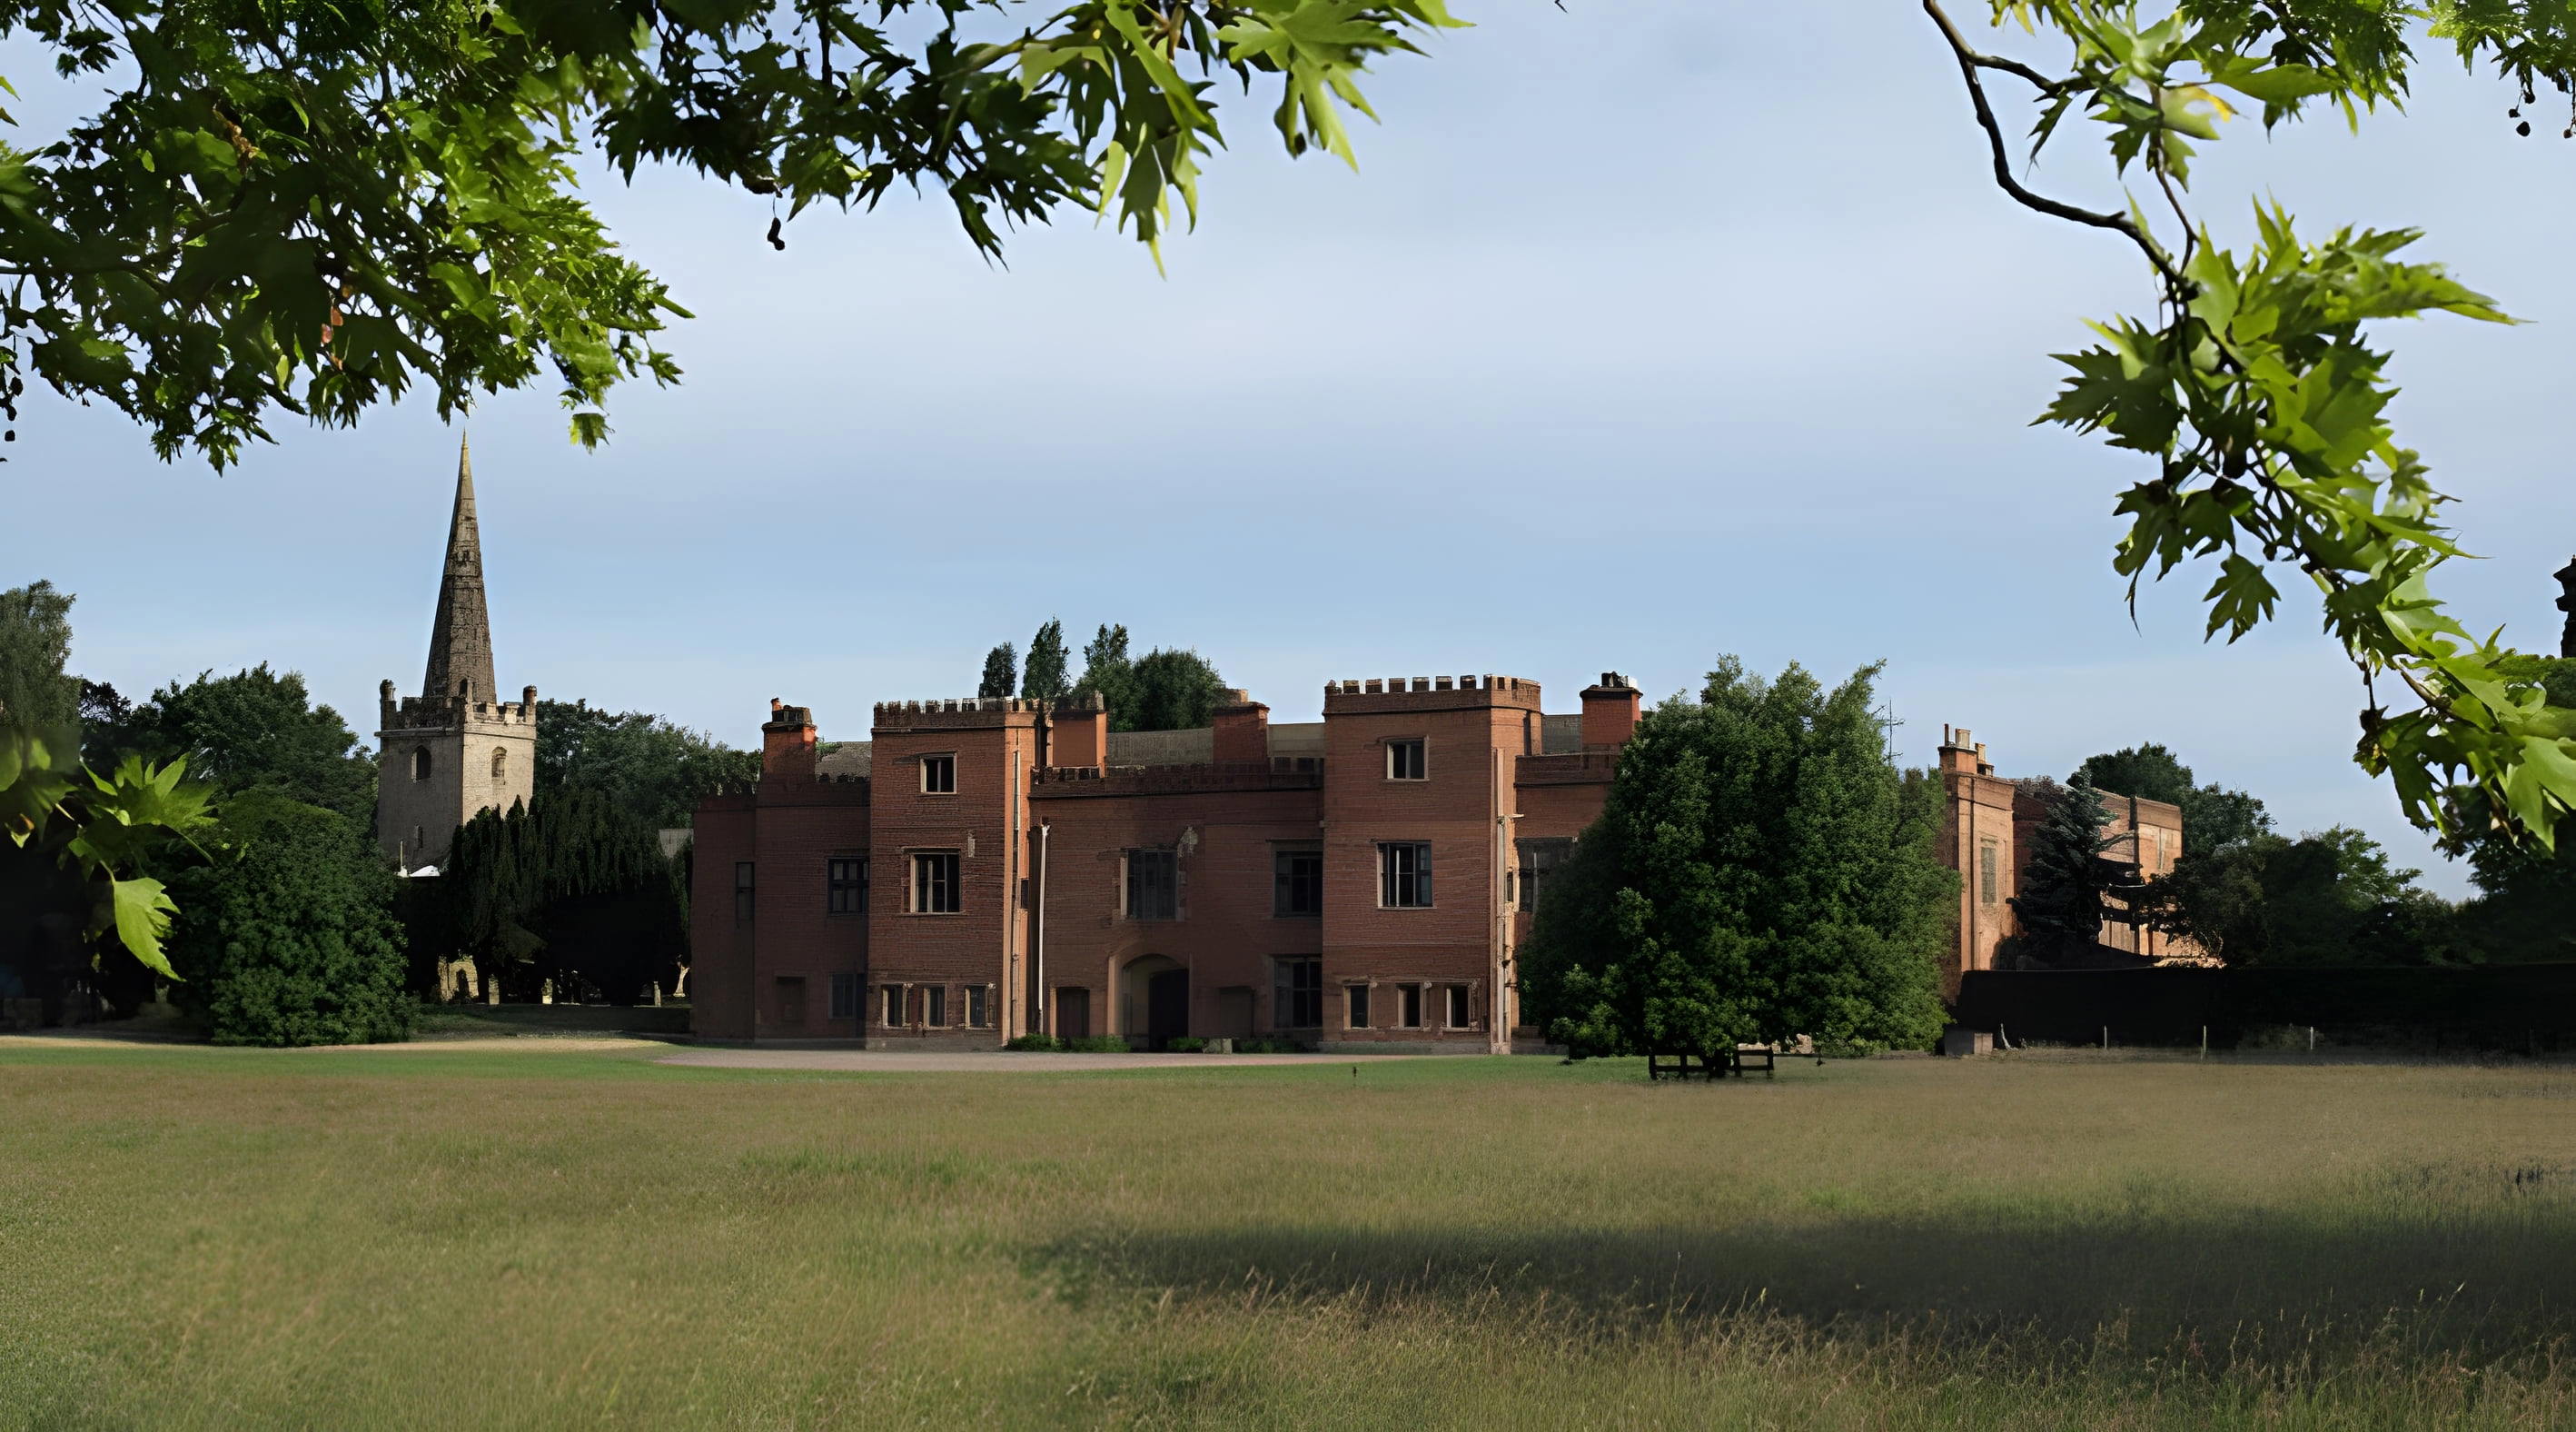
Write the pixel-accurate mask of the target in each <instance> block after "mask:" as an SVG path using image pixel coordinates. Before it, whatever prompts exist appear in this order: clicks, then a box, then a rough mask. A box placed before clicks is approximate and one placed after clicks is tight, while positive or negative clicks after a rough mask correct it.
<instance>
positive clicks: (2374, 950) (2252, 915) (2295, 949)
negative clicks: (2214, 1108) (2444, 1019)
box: [2140, 826, 2472, 966]
mask: <svg viewBox="0 0 2576 1432" xmlns="http://www.w3.org/2000/svg"><path fill="white" fill-rule="evenodd" d="M2421 873H2422V872H2420V871H2415V870H2404V869H2399V868H2397V867H2395V866H2392V865H2391V864H2389V862H2388V852H2387V851H2386V850H2385V849H2383V848H2382V847H2381V846H2380V845H2379V843H2378V842H2377V841H2374V840H2372V839H2371V838H2370V837H2368V836H2366V835H2364V834H2362V833H2361V832H2360V831H2357V830H2353V829H2350V828H2348V827H2343V826H2337V827H2334V828H2332V829H2329V830H2324V831H2317V832H2312V833H2310V834H2307V835H2302V836H2300V837H2298V838H2297V839H2295V840H2294V839H2290V838H2288V837H2284V836H2278V835H2268V834H2267V835H2258V836H2255V837H2253V838H2252V839H2250V840H2246V841H2241V842H2238V843H2236V844H2233V845H2227V846H2221V847H2218V848H2215V849H2212V850H2205V851H2194V852H2191V853H2188V854H2186V855H2184V856H2183V858H2182V859H2181V860H2179V861H2177V862H2175V864H2174V868H2173V871H2172V873H2171V874H2169V875H2167V876H2165V877H2164V878H2163V879H2161V880H2158V881H2155V882H2154V883H2153V884H2151V885H2149V886H2148V887H2147V890H2146V891H2145V892H2144V893H2143V895H2142V896H2141V899H2140V908H2141V911H2142V913H2143V914H2144V915H2145V917H2146V919H2147V922H2148V923H2149V924H2151V925H2153V926H2155V927H2156V928H2158V929H2161V930H2164V931H2166V932H2167V933H2169V934H2174V935H2180V936H2183V937H2185V938H2187V939H2190V940H2192V941H2193V942H2195V943H2196V944H2198V945H2199V946H2200V947H2201V949H2203V950H2205V951H2207V952H2208V953H2209V954H2210V955H2211V956H2212V957H2214V958H2216V959H2218V960H2220V961H2222V962H2224V963H2226V964H2229V965H2244V966H2253V965H2262V966H2277V965H2348V964H2443V963H2452V962H2456V961H2459V960H2464V959H2468V958H2472V956H2471V955H2470V954H2469V953H2468V950H2467V945H2466V942H2465V941H2464V940H2463V939H2462V938H2461V932H2460V930H2459V929H2458V926H2457V923H2456V922H2457V914H2456V912H2455V911H2454V910H2453V908H2452V907H2451V906H2450V904H2449V902H2447V901H2444V900H2442V899H2440V898H2439V897H2437V896H2435V895H2433V894H2432V893H2431V892H2429V891H2426V890H2424V889H2422V888H2421V887H2419V886H2417V885H2416V884H2415V883H2414V881H2415V878H2416V877H2417V876H2418V875H2419V874H2421Z"/></svg>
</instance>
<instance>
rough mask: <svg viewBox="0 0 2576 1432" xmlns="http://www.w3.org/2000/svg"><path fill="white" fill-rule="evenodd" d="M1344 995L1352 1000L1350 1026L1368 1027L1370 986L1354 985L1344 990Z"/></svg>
mask: <svg viewBox="0 0 2576 1432" xmlns="http://www.w3.org/2000/svg"><path fill="white" fill-rule="evenodd" d="M1343 995H1344V997H1345V998H1347V999H1348V1000H1349V1001H1350V1016H1349V1024H1350V1027H1351V1028H1353V1029H1366V1028H1368V1027H1369V1022H1368V986H1367V985H1352V986H1351V987H1350V988H1348V989H1346V990H1344V991H1343Z"/></svg>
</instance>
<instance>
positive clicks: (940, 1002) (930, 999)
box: [921, 985, 948, 1029]
mask: <svg viewBox="0 0 2576 1432" xmlns="http://www.w3.org/2000/svg"><path fill="white" fill-rule="evenodd" d="M921 1001H922V1010H921V1022H922V1023H924V1024H927V1025H929V1026H930V1027H931V1028H933V1029H941V1028H945V1027H946V1026H947V1024H948V986H946V985H932V986H930V987H929V988H927V989H924V990H923V991H922V992H921Z"/></svg>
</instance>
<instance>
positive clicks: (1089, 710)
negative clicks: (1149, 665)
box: [1047, 691, 1109, 766]
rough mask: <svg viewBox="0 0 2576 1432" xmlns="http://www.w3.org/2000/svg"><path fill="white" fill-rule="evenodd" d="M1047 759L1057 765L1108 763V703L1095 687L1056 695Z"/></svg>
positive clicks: (1101, 764) (1098, 764) (1096, 764)
mask: <svg viewBox="0 0 2576 1432" xmlns="http://www.w3.org/2000/svg"><path fill="white" fill-rule="evenodd" d="M1052 722H1053V726H1054V734H1053V735H1052V736H1050V737H1049V738H1048V746H1047V760H1048V762H1049V763H1050V764H1053V765H1058V766H1105V765H1108V764H1109V707H1108V704H1107V703H1106V702H1104V701H1102V700H1101V699H1100V693H1099V692H1097V691H1089V692H1085V693H1083V694H1082V695H1080V696H1059V697H1057V698H1056V703H1055V712H1054V715H1053V717H1052Z"/></svg>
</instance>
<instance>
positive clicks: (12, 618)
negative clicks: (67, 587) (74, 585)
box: [0, 581, 81, 726]
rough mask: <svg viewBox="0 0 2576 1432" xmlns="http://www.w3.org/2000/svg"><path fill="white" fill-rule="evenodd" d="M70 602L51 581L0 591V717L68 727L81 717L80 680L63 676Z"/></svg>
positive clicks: (69, 632)
mask: <svg viewBox="0 0 2576 1432" xmlns="http://www.w3.org/2000/svg"><path fill="white" fill-rule="evenodd" d="M71 612H72V598H71V594H70V593H68V592H58V591H55V590H54V584H53V583H51V582H44V581H38V582H32V583H30V584H28V585H26V586H23V587H12V588H10V589H9V590H7V591H5V592H0V719H7V720H9V721H12V722H15V723H17V724H19V725H22V726H69V725H71V724H72V723H73V722H75V721H77V720H79V719H80V691H81V687H80V681H79V679H78V678H75V677H70V676H65V675H64V674H63V663H64V662H65V661H66V660H68V659H69V658H70V656H71V649H72V622H71Z"/></svg>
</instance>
